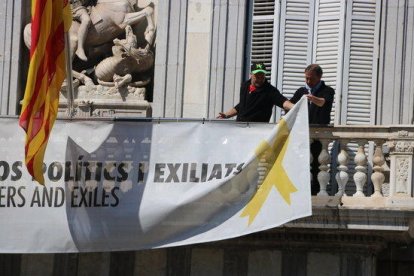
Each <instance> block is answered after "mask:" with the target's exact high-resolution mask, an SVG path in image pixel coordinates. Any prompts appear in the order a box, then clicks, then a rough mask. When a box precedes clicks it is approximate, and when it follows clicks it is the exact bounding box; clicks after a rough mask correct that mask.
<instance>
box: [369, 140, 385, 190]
mask: <svg viewBox="0 0 414 276" xmlns="http://www.w3.org/2000/svg"><path fill="white" fill-rule="evenodd" d="M384 163H385V158H384V153H383V152H382V145H379V143H377V146H376V148H375V152H374V156H373V158H372V164H373V168H372V169H373V171H374V173H373V174H372V175H371V180H372V183H373V185H374V193H373V194H372V195H371V197H382V193H381V188H382V184H383V183H384V180H385V176H384V168H383V165H384Z"/></svg>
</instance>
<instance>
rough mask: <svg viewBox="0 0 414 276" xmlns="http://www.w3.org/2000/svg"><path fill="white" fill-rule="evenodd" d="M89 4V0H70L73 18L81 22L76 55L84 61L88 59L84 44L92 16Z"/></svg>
mask: <svg viewBox="0 0 414 276" xmlns="http://www.w3.org/2000/svg"><path fill="white" fill-rule="evenodd" d="M88 4H89V0H70V6H71V8H72V17H73V20H77V21H79V23H80V26H79V29H78V49H77V50H76V55H77V56H78V57H79V58H80V59H81V60H84V61H86V60H87V59H88V58H87V57H86V54H85V49H84V44H85V40H86V36H87V34H88V29H89V27H90V25H91V18H90V17H89V14H88V10H87V9H86V7H87V5H88Z"/></svg>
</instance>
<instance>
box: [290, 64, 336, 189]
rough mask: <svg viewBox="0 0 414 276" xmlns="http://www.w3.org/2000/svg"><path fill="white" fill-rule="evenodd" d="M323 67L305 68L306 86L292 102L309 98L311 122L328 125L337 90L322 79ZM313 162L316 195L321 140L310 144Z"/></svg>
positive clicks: (299, 90)
mask: <svg viewBox="0 0 414 276" xmlns="http://www.w3.org/2000/svg"><path fill="white" fill-rule="evenodd" d="M322 74H323V72H322V68H321V67H320V66H319V65H318V64H311V65H309V66H308V67H306V69H305V83H306V84H305V86H304V87H301V88H299V89H298V90H296V92H295V94H294V95H293V97H292V98H291V99H290V101H291V102H292V103H297V102H298V101H299V100H300V98H302V96H303V95H306V97H307V98H308V100H309V109H308V110H309V124H319V125H327V124H329V122H330V121H331V110H332V103H333V100H334V95H335V91H334V90H333V88H332V87H330V86H327V85H325V82H324V81H322V80H321V79H322ZM310 150H311V154H312V156H313V162H312V164H311V172H312V183H311V193H312V195H315V194H317V193H318V192H319V182H318V173H319V162H318V157H319V154H320V153H321V151H322V144H321V142H320V141H317V140H316V141H314V142H313V143H312V144H311V145H310Z"/></svg>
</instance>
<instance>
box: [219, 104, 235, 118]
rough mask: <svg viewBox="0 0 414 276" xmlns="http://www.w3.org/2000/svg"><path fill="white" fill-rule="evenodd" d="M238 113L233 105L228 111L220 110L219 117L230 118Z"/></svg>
mask: <svg viewBox="0 0 414 276" xmlns="http://www.w3.org/2000/svg"><path fill="white" fill-rule="evenodd" d="M236 115H237V110H236V109H235V108H234V107H233V108H231V109H230V110H229V111H227V112H220V113H219V114H218V116H217V119H228V118H231V117H234V116H236Z"/></svg>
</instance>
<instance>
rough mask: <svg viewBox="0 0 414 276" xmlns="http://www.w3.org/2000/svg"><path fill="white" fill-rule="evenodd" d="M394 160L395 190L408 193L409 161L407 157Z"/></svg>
mask: <svg viewBox="0 0 414 276" xmlns="http://www.w3.org/2000/svg"><path fill="white" fill-rule="evenodd" d="M396 162H397V164H396V165H397V166H396V185H395V192H396V193H403V194H406V193H408V189H407V185H408V169H409V166H410V162H409V160H408V159H407V158H397V159H396Z"/></svg>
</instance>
